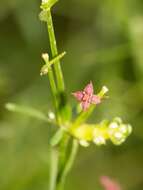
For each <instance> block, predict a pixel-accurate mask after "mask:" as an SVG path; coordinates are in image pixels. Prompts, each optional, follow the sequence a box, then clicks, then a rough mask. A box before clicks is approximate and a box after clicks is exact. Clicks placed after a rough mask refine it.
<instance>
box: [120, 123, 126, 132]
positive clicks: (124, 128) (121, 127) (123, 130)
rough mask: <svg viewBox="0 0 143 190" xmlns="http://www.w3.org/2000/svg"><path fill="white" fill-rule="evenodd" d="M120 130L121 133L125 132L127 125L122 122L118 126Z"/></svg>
mask: <svg viewBox="0 0 143 190" xmlns="http://www.w3.org/2000/svg"><path fill="white" fill-rule="evenodd" d="M120 132H121V133H123V134H125V133H126V132H127V126H126V125H124V124H122V125H121V126H120Z"/></svg>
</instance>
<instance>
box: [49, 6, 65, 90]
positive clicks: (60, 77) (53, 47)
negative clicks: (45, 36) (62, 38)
mask: <svg viewBox="0 0 143 190" xmlns="http://www.w3.org/2000/svg"><path fill="white" fill-rule="evenodd" d="M47 28H48V33H49V40H50V46H51V52H52V56H53V57H55V56H57V55H58V49H57V42H56V38H55V32H54V27H53V20H52V16H51V10H50V9H49V10H48V11H47ZM54 69H55V75H56V79H57V87H58V90H59V91H60V92H63V91H64V88H65V87H64V79H63V74H62V70H61V65H60V61H59V60H57V61H56V63H55V64H54Z"/></svg>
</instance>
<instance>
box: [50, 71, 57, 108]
mask: <svg viewBox="0 0 143 190" xmlns="http://www.w3.org/2000/svg"><path fill="white" fill-rule="evenodd" d="M48 76H49V81H50V86H51V90H52V94H53V99H54V104H55V108H56V109H57V108H58V103H57V88H56V84H55V80H54V74H53V71H52V69H51V68H49V71H48Z"/></svg>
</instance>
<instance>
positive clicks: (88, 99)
mask: <svg viewBox="0 0 143 190" xmlns="http://www.w3.org/2000/svg"><path fill="white" fill-rule="evenodd" d="M72 94H73V96H74V97H75V98H76V99H77V100H78V101H79V102H80V103H81V105H82V109H83V111H86V110H87V109H88V108H89V107H90V105H91V104H99V103H100V102H101V99H100V97H99V96H98V95H95V94H94V89H93V84H92V82H90V83H89V84H87V86H86V87H85V88H84V90H83V91H77V92H74V93H72Z"/></svg>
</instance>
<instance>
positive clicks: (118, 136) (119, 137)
mask: <svg viewBox="0 0 143 190" xmlns="http://www.w3.org/2000/svg"><path fill="white" fill-rule="evenodd" d="M114 136H115V138H116V139H121V138H122V137H123V135H122V133H120V132H116V133H115V134H114Z"/></svg>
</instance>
